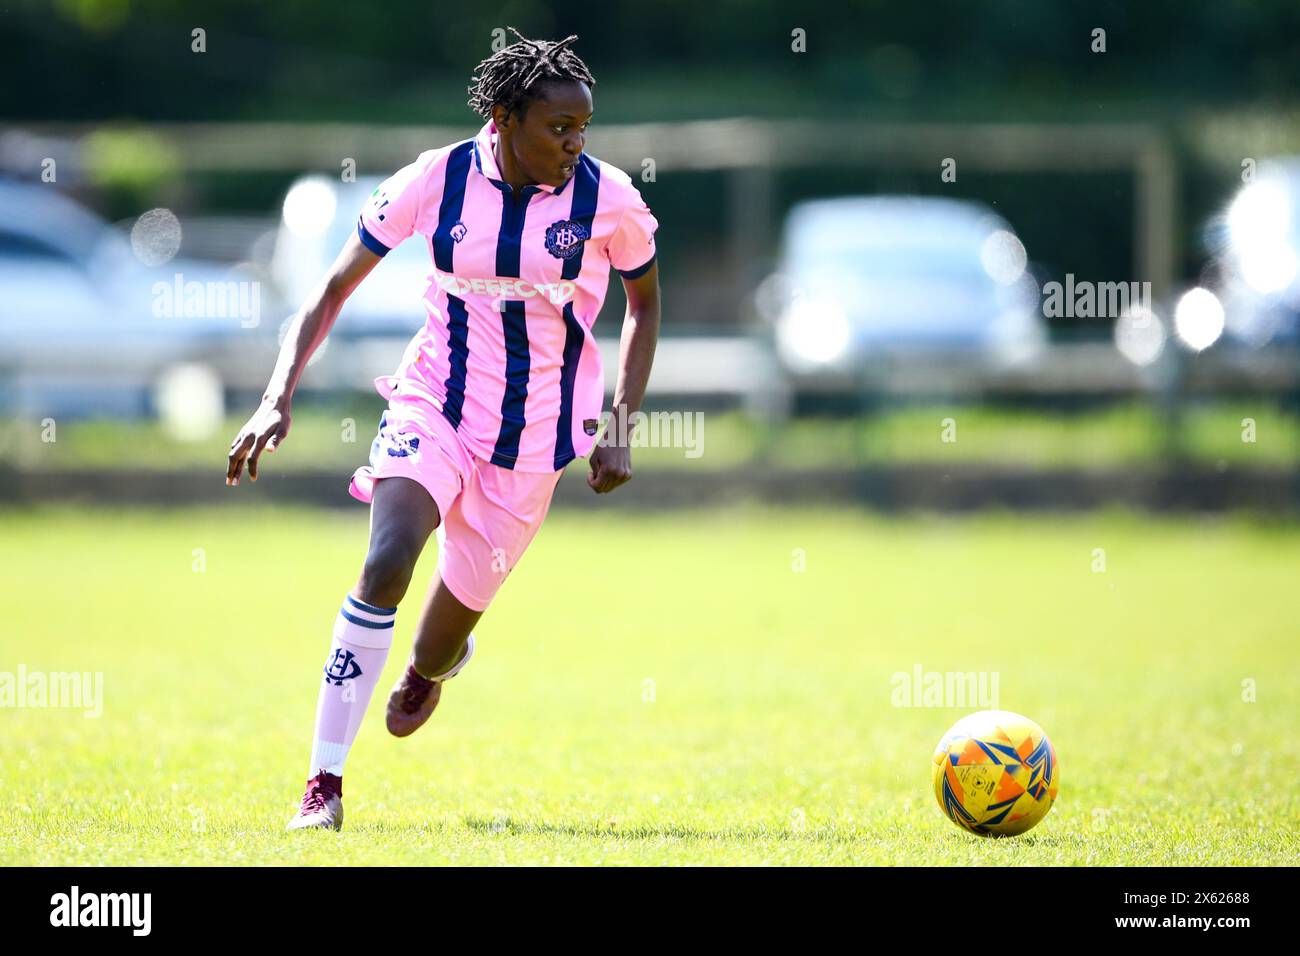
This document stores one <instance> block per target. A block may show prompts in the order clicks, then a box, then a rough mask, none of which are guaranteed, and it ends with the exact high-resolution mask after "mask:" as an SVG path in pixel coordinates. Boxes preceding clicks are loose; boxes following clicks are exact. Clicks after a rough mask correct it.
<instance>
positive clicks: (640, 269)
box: [614, 256, 655, 279]
mask: <svg viewBox="0 0 1300 956" xmlns="http://www.w3.org/2000/svg"><path fill="white" fill-rule="evenodd" d="M654 264H655V257H654V256H651V257H650V258H649V259H647V260H646V261H645V265H641V266H637V267H636V268H635V269H628V270H627V271H626V272H624V271H623V270H622V269H615V270H614V271H615V272H617V273H618V274H619V275H621V276H622V277H623V278H624V279H639V278H641V277H642V276H643V275H645V274H646V273H647V272H649V271H650V267H651V266H652V265H654Z"/></svg>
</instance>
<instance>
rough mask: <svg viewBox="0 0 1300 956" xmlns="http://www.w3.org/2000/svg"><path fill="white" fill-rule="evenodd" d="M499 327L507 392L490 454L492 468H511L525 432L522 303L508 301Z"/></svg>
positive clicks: (525, 328) (525, 364)
mask: <svg viewBox="0 0 1300 956" xmlns="http://www.w3.org/2000/svg"><path fill="white" fill-rule="evenodd" d="M501 325H502V328H503V329H504V331H505V339H506V390H505V394H504V395H502V396H501V431H500V432H499V433H498V434H497V444H496V447H495V448H494V449H493V450H492V464H494V465H501V466H502V467H504V468H514V466H515V460H516V459H517V458H518V457H519V436H520V435H522V434H523V432H524V402H525V401H526V400H527V398H528V372H529V367H530V365H531V359H530V357H529V354H528V319H527V316H526V315H525V314H524V303H523V302H521V301H519V300H518V299H508V300H506V301H505V302H503V303H502V304H501Z"/></svg>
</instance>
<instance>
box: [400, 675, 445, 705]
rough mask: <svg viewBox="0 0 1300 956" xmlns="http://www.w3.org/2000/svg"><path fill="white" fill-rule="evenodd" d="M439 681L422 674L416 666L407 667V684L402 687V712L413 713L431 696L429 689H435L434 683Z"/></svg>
mask: <svg viewBox="0 0 1300 956" xmlns="http://www.w3.org/2000/svg"><path fill="white" fill-rule="evenodd" d="M436 683H437V681H432V680H429V679H428V678H427V677H424V676H423V675H421V674H420V673H419V672H418V671H416V669H415V668H414V667H411V666H409V665H408V666H407V668H406V686H405V687H404V688H403V689H402V703H401V708H402V712H403V713H405V714H413V713H415V712H416V711H417V710H419V709H420V707H421V706H422V705H423V704H424V702H425V701H426V700H427V699H428V697H429V691H431V690H433V685H434V684H436Z"/></svg>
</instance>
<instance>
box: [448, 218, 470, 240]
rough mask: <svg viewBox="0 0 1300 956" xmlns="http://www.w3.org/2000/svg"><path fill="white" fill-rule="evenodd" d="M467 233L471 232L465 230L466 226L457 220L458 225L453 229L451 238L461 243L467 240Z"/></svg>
mask: <svg viewBox="0 0 1300 956" xmlns="http://www.w3.org/2000/svg"><path fill="white" fill-rule="evenodd" d="M467 232H469V230H468V229H466V228H465V224H464V223H463V222H461V221H460V220H459V219H457V220H456V225H454V226H452V227H451V238H452V239H454V240H455V241H456V242H460V241H461V240H462V239H464V238H465V233H467Z"/></svg>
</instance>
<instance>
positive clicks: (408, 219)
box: [226, 28, 659, 829]
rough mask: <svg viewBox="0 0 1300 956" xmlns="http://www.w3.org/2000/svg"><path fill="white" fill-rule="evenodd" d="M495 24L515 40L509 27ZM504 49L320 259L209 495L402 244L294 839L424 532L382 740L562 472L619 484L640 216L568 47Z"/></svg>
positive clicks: (310, 811)
mask: <svg viewBox="0 0 1300 956" xmlns="http://www.w3.org/2000/svg"><path fill="white" fill-rule="evenodd" d="M512 30H513V28H512ZM513 32H514V33H515V36H516V37H517V38H518V42H515V43H513V44H511V45H510V46H507V47H506V48H504V49H503V50H501V51H500V52H499V53H497V54H495V55H494V56H490V57H488V58H487V59H486V60H484V61H483V62H482V63H480V64H479V66H478V70H477V73H476V75H475V76H474V77H473V78H472V83H471V85H470V87H469V93H470V98H469V105H470V107H471V108H472V109H473V110H474V111H475V112H477V113H478V114H479V115H480V116H482V117H483V118H484V119H485V120H486V123H485V124H484V126H483V128H482V129H480V130H479V132H478V135H477V136H475V137H474V138H473V139H467V140H464V141H462V142H459V143H453V144H451V145H450V146H443V147H441V148H438V149H432V150H429V151H428V152H425V153H422V154H421V155H420V157H419V158H418V159H417V160H416V161H415V162H413V163H411V164H410V165H409V166H407V167H405V168H404V169H401V170H399V171H398V172H397V173H395V174H394V175H393V176H392V177H391V178H389V179H388V180H387V181H385V182H384V183H383V185H381V186H380V187H379V188H378V189H377V190H376V191H375V192H374V194H373V195H372V196H371V197H370V199H369V200H368V201H367V203H366V205H365V206H364V208H363V209H362V210H361V215H360V218H359V221H358V223H357V229H356V233H355V235H353V236H352V237H351V238H350V239H349V240H348V242H347V244H346V245H345V246H344V247H343V251H342V252H341V253H340V254H339V257H338V259H337V260H336V261H335V262H334V265H333V266H332V267H331V268H330V271H329V274H328V275H326V276H325V277H324V278H323V279H322V280H321V282H320V283H319V284H318V285H317V286H316V288H315V290H314V291H313V292H312V294H311V295H310V296H309V297H308V299H307V301H306V302H305V303H304V304H303V306H302V308H301V309H300V310H299V311H298V314H297V315H296V316H295V318H294V320H293V322H292V324H291V325H290V327H289V332H288V334H287V335H286V336H285V340H284V345H283V347H282V348H281V350H280V355H279V359H278V361H277V362H276V366H275V371H274V372H273V373H272V375H271V381H270V384H269V385H268V386H267V389H266V393H265V394H264V395H263V397H262V404H261V406H260V407H259V408H258V409H257V411H256V412H255V413H254V414H253V416H252V418H250V419H249V420H248V423H247V424H246V425H244V427H243V428H241V429H240V431H239V434H238V435H236V436H235V440H234V441H233V442H232V443H231V451H230V458H229V465H228V468H227V471H226V484H228V485H238V484H239V477H240V472H241V471H242V469H243V467H244V464H245V463H247V465H248V476H249V478H251V479H253V480H254V481H256V480H257V467H258V457H259V456H260V455H261V453H262V451H263V450H265V451H268V452H272V451H274V450H275V449H276V447H277V446H278V445H279V444H280V443H281V442H282V441H284V439H285V436H286V435H287V434H288V431H289V411H290V404H291V401H292V396H293V392H294V389H295V388H296V387H297V385H298V381H299V379H300V378H301V377H302V373H303V370H304V369H305V368H306V366H307V360H308V359H309V358H310V357H311V355H312V352H313V351H314V350H315V349H316V348H317V346H319V345H320V343H321V341H322V340H323V339H324V338H325V336H326V335H327V334H328V333H329V331H330V328H331V326H333V324H334V321H335V319H336V318H337V317H338V314H339V310H340V309H341V308H342V306H343V303H344V302H345V301H346V300H347V298H348V296H349V295H350V294H351V293H352V291H353V290H354V289H356V287H357V286H358V284H359V283H360V282H361V280H362V279H364V278H365V277H366V275H367V274H368V273H369V272H370V270H371V269H373V268H374V266H375V264H376V263H378V262H379V260H380V259H381V258H382V257H383V256H384V255H385V254H386V253H388V252H389V251H390V250H391V249H393V247H395V246H396V245H397V244H398V243H399V242H402V241H403V240H404V239H407V238H408V237H410V236H411V235H412V234H413V233H418V234H419V235H420V236H421V238H422V240H423V241H424V242H425V243H426V244H427V245H428V249H429V254H430V257H431V259H432V266H433V268H432V270H431V272H430V282H429V288H428V290H427V292H426V293H425V297H424V306H425V309H426V311H427V312H428V321H427V322H426V323H425V325H424V327H423V328H421V329H420V331H419V332H418V333H416V335H415V337H414V338H413V339H412V340H411V342H410V344H409V345H408V346H407V349H406V352H405V354H404V356H403V358H402V361H401V363H400V364H399V365H398V367H397V371H396V374H394V375H392V376H385V377H383V378H380V379H378V380H376V386H377V388H378V390H379V393H380V394H381V395H382V396H384V397H385V398H386V399H388V408H387V410H386V411H385V412H384V414H383V415H382V416H381V417H380V419H379V433H378V436H377V437H376V438H375V440H374V443H373V445H372V446H371V449H370V464H369V465H368V466H367V467H363V468H360V469H358V470H357V472H356V474H355V475H354V476H353V478H352V483H351V487H350V488H349V491H350V492H351V494H352V495H353V497H355V498H357V499H359V500H361V501H363V502H369V503H370V546H369V551H368V553H367V554H366V559H365V563H364V564H363V566H362V568H361V575H360V577H359V579H358V580H357V583H356V586H355V587H353V588H352V590H351V592H350V593H349V594H348V595H347V596H346V597H345V598H344V601H343V606H342V608H341V609H340V610H339V613H338V617H337V619H336V620H335V623H334V636H333V642H332V643H331V645H330V651H329V657H328V660H327V662H326V664H325V675H324V681H323V684H322V686H321V688H320V696H319V700H318V703H317V709H316V733H315V738H314V743H313V747H312V755H311V765H310V768H309V776H310V779H309V780H308V781H307V791H306V794H305V795H304V796H303V798H302V804H301V806H300V808H299V810H298V813H297V815H296V816H294V818H293V819H292V820H291V821H290V822H289V828H290V829H300V828H305V827H332V828H334V829H339V828H340V827H341V826H342V823H343V802H342V795H343V763H344V760H345V759H346V757H347V754H348V750H349V748H350V747H351V746H352V742H353V741H354V740H355V739H356V734H357V729H358V727H359V726H360V724H361V718H362V716H363V715H364V713H365V709H366V705H367V704H368V703H369V701H370V697H371V695H372V693H373V692H374V687H375V682H376V681H377V680H378V678H379V675H380V672H381V671H382V670H383V666H384V662H385V660H386V659H387V657H388V649H389V646H390V644H391V643H392V635H393V622H394V619H395V616H396V614H397V606H398V605H399V604H400V603H401V600H402V597H403V596H404V595H405V594H406V590H407V585H408V584H409V583H410V580H411V575H412V572H413V570H414V568H415V563H416V560H417V559H418V558H419V556H420V552H421V551H422V550H423V548H424V545H425V542H426V541H427V540H428V538H429V535H430V534H431V533H432V532H434V530H435V529H436V531H437V538H438V551H439V554H438V567H437V572H436V573H435V575H434V578H433V581H432V584H431V587H430V590H429V595H428V597H427V599H426V600H425V603H424V607H423V609H422V611H421V614H420V618H419V621H418V623H417V625H416V634H415V641H414V646H413V648H412V653H411V657H410V661H409V663H408V665H407V667H406V670H405V673H404V674H403V675H402V678H401V679H400V680H399V681H398V683H397V685H396V686H395V687H394V688H393V691H392V694H391V696H390V697H389V700H388V715H387V722H388V729H389V731H390V732H391V733H393V734H394V735H396V736H398V737H405V736H406V735H408V734H410V733H412V732H414V731H415V730H416V729H417V728H419V727H420V726H421V725H423V724H424V722H425V721H426V720H428V719H429V716H430V715H431V714H432V713H433V710H434V708H435V707H436V706H437V704H438V700H439V697H440V696H441V693H442V683H443V682H444V681H446V680H448V679H450V678H451V677H453V676H455V675H456V674H457V673H458V672H459V671H460V670H461V669H462V668H463V667H464V666H465V664H466V663H467V662H468V661H469V659H470V656H471V655H472V654H473V652H474V639H473V636H472V634H471V631H472V630H473V628H474V625H475V624H476V623H477V622H478V620H479V618H480V616H481V615H482V614H483V612H484V611H485V610H486V609H487V607H488V605H489V604H490V603H491V602H492V598H493V596H494V595H495V594H496V592H497V589H498V588H499V587H500V586H501V583H502V581H503V580H504V579H505V577H506V575H508V574H509V573H510V571H511V569H512V568H514V566H515V565H516V564H517V563H518V561H519V559H520V557H522V555H523V553H524V550H525V549H526V548H527V547H528V544H529V542H530V541H532V539H533V536H534V535H535V534H536V533H537V530H538V528H539V527H540V526H541V524H542V519H543V518H544V517H545V515H546V511H547V508H548V507H549V505H550V501H551V494H552V492H553V491H554V489H555V486H556V483H557V482H558V480H559V476H560V473H561V472H562V471H563V470H564V467H565V466H566V465H567V464H568V463H569V462H570V461H572V460H573V459H574V458H578V457H583V456H589V458H588V461H589V464H590V472H589V474H588V475H587V484H588V485H589V486H590V487H591V488H592V490H593V491H595V492H596V493H598V494H600V493H604V492H608V491H612V490H613V489H615V488H617V487H618V486H619V485H621V484H623V483H624V482H626V481H627V480H628V479H629V478H631V476H632V468H631V456H630V453H629V450H628V447H627V435H628V431H629V422H628V417H629V416H631V415H632V414H634V413H635V412H636V411H637V410H638V409H639V408H640V406H641V401H642V398H643V396H644V394H645V387H646V381H647V379H648V378H649V376H650V366H651V362H652V361H653V359H654V350H655V343H656V341H657V339H658V334H659V276H658V267H657V265H656V262H655V241H654V232H655V229H656V227H657V226H658V223H657V222H656V220H655V218H654V216H652V215H651V214H650V210H649V208H648V207H647V206H646V204H645V202H644V201H643V200H642V198H641V195H640V193H639V192H638V191H637V189H636V187H635V186H634V185H633V184H632V181H631V179H630V178H629V177H628V175H627V174H626V173H624V172H623V171H622V170H619V169H616V168H615V167H613V166H610V165H609V164H608V163H602V162H599V161H597V160H596V159H594V158H592V157H591V156H588V155H587V154H586V153H584V152H583V146H584V143H585V131H586V129H587V124H588V123H589V122H590V121H591V117H592V100H591V88H592V87H593V86H595V80H594V79H593V78H592V76H591V73H590V72H589V71H588V69H587V67H586V65H585V64H584V63H583V62H582V60H581V59H579V58H578V56H577V54H575V53H574V52H573V51H572V49H570V44H571V43H572V42H573V41H574V40H575V39H577V38H576V37H573V36H570V37H567V38H565V39H564V40H560V41H559V42H547V41H541V40H528V39H525V38H524V37H522V36H521V35H520V34H519V33H518V32H517V31H513ZM611 267H612V268H613V269H614V270H615V271H617V272H618V273H619V275H620V276H622V279H623V287H624V289H625V290H626V292H627V302H628V309H627V315H626V317H625V319H624V322H623V331H622V339H621V342H620V357H619V370H618V382H617V386H616V390H615V395H614V411H613V416H612V417H611V419H610V421H609V423H608V428H607V431H606V432H605V433H604V434H603V435H602V436H601V437H600V439H599V440H598V439H597V431H598V427H599V418H600V413H601V409H602V407H603V404H604V373H603V371H602V368H601V362H600V354H599V352H598V351H597V349H596V342H595V339H594V338H593V336H592V331H591V329H592V325H593V324H594V323H595V321H596V316H597V315H598V313H599V312H600V307H601V303H602V302H603V301H604V298H605V291H606V287H607V284H608V281H609V270H610V268H611Z"/></svg>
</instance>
